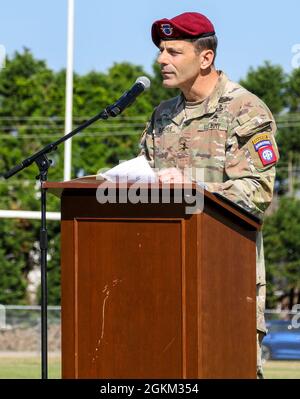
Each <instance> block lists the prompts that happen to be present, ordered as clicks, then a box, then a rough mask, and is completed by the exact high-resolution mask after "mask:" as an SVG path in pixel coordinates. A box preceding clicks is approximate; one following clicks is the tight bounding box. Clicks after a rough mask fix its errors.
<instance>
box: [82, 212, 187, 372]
mask: <svg viewBox="0 0 300 399" xmlns="http://www.w3.org/2000/svg"><path fill="white" fill-rule="evenodd" d="M77 231H78V240H77V242H78V247H77V248H76V249H75V252H76V256H77V257H78V265H81V266H80V267H79V268H78V271H77V273H78V276H77V282H78V286H77V293H78V296H77V298H76V302H77V309H78V331H77V340H78V342H77V347H78V364H79V370H78V376H79V378H180V377H182V371H183V369H182V368H183V359H182V353H183V350H182V345H183V342H182V289H181V286H182V274H181V273H182V253H181V223H180V222H178V221H177V222H172V221H167V222H153V221H144V222H142V221H139V222H137V221H132V222H130V221H127V222H125V221H111V220H107V221H104V220H102V221H100V220H98V221H92V220H78V221H77ZM162 255H163V256H162Z"/></svg>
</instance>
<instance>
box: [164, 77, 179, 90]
mask: <svg viewBox="0 0 300 399" xmlns="http://www.w3.org/2000/svg"><path fill="white" fill-rule="evenodd" d="M162 84H163V86H164V87H165V88H167V89H175V88H177V85H176V83H175V82H172V80H171V79H163V82H162Z"/></svg>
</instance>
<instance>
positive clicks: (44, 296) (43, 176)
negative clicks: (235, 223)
mask: <svg viewBox="0 0 300 399" xmlns="http://www.w3.org/2000/svg"><path fill="white" fill-rule="evenodd" d="M114 111H115V104H113V105H111V106H108V107H107V108H105V109H104V110H103V111H101V112H100V113H99V114H97V115H95V116H94V117H93V118H91V119H89V120H87V121H86V122H84V123H83V124H82V125H80V126H78V127H77V128H76V129H74V130H72V131H71V132H70V133H68V134H66V135H65V136H63V137H61V138H60V139H58V140H56V141H54V142H52V143H50V144H48V145H46V146H45V147H44V148H42V149H41V150H40V151H38V152H36V153H35V154H33V155H31V156H30V157H28V158H26V159H24V160H23V161H22V162H21V163H20V164H18V165H16V166H15V167H13V168H12V169H10V170H9V171H8V172H6V173H4V175H3V176H4V177H5V179H8V178H10V177H12V176H13V175H15V174H17V173H18V172H20V171H21V170H23V169H25V168H27V167H28V166H30V165H31V164H32V163H33V162H35V163H36V164H37V166H38V169H39V174H38V176H37V177H36V179H37V180H40V187H41V228H40V250H41V260H40V262H41V375H42V379H47V378H48V331H47V305H48V303H47V301H48V293H47V250H48V236H47V225H46V204H47V202H46V201H47V197H46V191H47V189H45V188H44V187H43V186H44V184H43V183H44V182H46V181H47V178H48V169H49V167H50V165H51V163H52V161H51V159H48V157H47V154H49V153H50V152H52V151H55V150H56V149H57V147H58V145H59V144H61V143H63V142H65V141H66V140H68V139H69V138H71V137H73V136H75V134H77V133H79V132H81V131H82V130H83V129H85V128H86V127H88V126H90V125H91V124H92V123H94V122H96V121H97V120H99V119H102V120H106V119H108V117H109V116H113V117H115V116H117V113H116V112H114Z"/></svg>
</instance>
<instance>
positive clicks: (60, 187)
mask: <svg viewBox="0 0 300 399" xmlns="http://www.w3.org/2000/svg"><path fill="white" fill-rule="evenodd" d="M103 183H105V186H106V187H108V188H116V189H126V188H130V187H131V186H132V185H133V184H125V183H119V184H115V183H110V182H108V181H105V180H98V179H96V176H84V177H81V178H78V179H74V180H69V181H64V182H48V181H47V182H44V183H43V188H46V189H48V190H49V192H50V193H52V194H54V195H55V196H58V197H61V195H62V194H66V193H71V191H72V192H74V191H77V190H80V191H81V190H97V188H98V187H99V185H101V184H103ZM135 186H137V183H135ZM138 187H139V188H140V189H141V190H147V189H150V188H151V189H159V190H164V189H169V190H170V189H171V190H176V189H183V186H182V184H168V185H166V184H162V183H156V184H151V186H150V185H148V184H144V183H140V184H138ZM184 188H188V189H195V190H197V191H201V193H203V194H204V200H208V201H211V202H213V203H215V204H216V205H218V206H220V207H222V208H224V209H225V210H226V211H228V212H230V213H231V214H233V215H234V216H237V217H239V218H240V219H242V220H243V221H244V222H246V223H248V224H250V225H251V226H252V227H254V228H255V229H256V230H260V229H261V226H262V223H263V221H262V220H261V219H260V218H258V217H257V216H255V215H253V214H251V213H250V212H248V211H246V210H245V209H244V208H242V207H241V206H239V205H237V204H235V203H234V202H232V201H230V200H228V199H227V198H225V197H223V196H222V195H220V194H218V193H211V192H209V191H207V190H204V189H203V188H201V187H199V186H198V185H197V184H195V183H190V184H185V185H184Z"/></svg>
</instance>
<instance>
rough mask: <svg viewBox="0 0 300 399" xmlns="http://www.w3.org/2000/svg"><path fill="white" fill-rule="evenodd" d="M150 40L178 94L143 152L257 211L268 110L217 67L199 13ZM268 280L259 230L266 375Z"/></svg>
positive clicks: (267, 187) (263, 190)
mask: <svg viewBox="0 0 300 399" xmlns="http://www.w3.org/2000/svg"><path fill="white" fill-rule="evenodd" d="M152 40H153V42H154V44H155V45H156V46H157V47H159V50H160V54H159V56H158V58H157V62H158V63H159V65H160V67H161V74H162V78H163V85H164V86H165V87H167V88H178V89H180V91H181V94H180V95H179V96H177V97H175V98H172V99H171V100H167V101H163V102H162V103H161V104H159V105H158V107H157V108H156V109H155V111H154V113H153V115H152V118H151V120H150V122H149V123H148V125H147V127H146V129H145V131H144V133H143V136H142V139H141V147H142V153H143V154H144V155H145V156H146V157H147V159H148V161H149V162H150V165H151V166H152V167H155V168H158V169H159V172H158V176H159V179H160V181H161V182H178V183H181V182H184V181H186V180H187V179H188V180H189V181H191V180H192V181H196V182H197V173H196V171H197V170H199V169H201V170H202V171H203V173H204V179H203V180H204V183H205V186H206V188H207V190H209V191H212V192H216V193H219V194H221V195H223V196H224V197H226V198H228V199H229V200H231V201H233V202H235V203H236V204H238V205H240V206H241V207H243V208H244V209H246V210H247V211H249V212H251V213H253V214H255V215H257V216H259V217H262V216H263V214H264V211H265V210H266V209H267V207H268V205H269V204H270V202H271V200H272V195H273V186H274V179H275V165H276V163H277V161H278V158H279V154H278V149H277V145H276V142H275V139H274V134H275V131H276V125H275V121H274V118H273V116H272V114H271V112H270V110H269V109H268V107H267V106H266V105H265V104H264V103H263V102H262V101H261V100H260V99H259V98H258V97H256V96H255V95H254V94H252V93H250V92H249V91H247V90H246V89H245V88H243V87H242V86H240V85H239V84H237V83H234V82H232V81H230V80H229V79H228V78H227V76H226V75H225V74H224V73H223V72H221V71H218V70H216V68H215V66H214V61H215V57H216V50H217V37H216V35H215V30H214V26H213V24H212V23H211V22H210V21H209V20H208V19H207V18H206V17H205V16H204V15H202V14H199V13H194V12H188V13H184V14H181V15H178V16H176V17H174V18H172V19H166V18H165V19H161V20H158V21H155V22H154V23H153V25H152ZM187 168H188V170H189V171H190V172H189V174H188V176H187V175H186V173H184V171H185V170H187ZM198 183H200V182H198ZM201 183H202V182H201ZM265 285H266V281H265V268H264V254H263V243H262V237H261V234H258V238H257V286H256V287H257V342H258V356H257V359H258V361H257V376H258V378H263V373H262V365H261V353H260V347H261V341H262V338H263V336H264V334H265V333H266V327H265V322H264V308H265Z"/></svg>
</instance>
